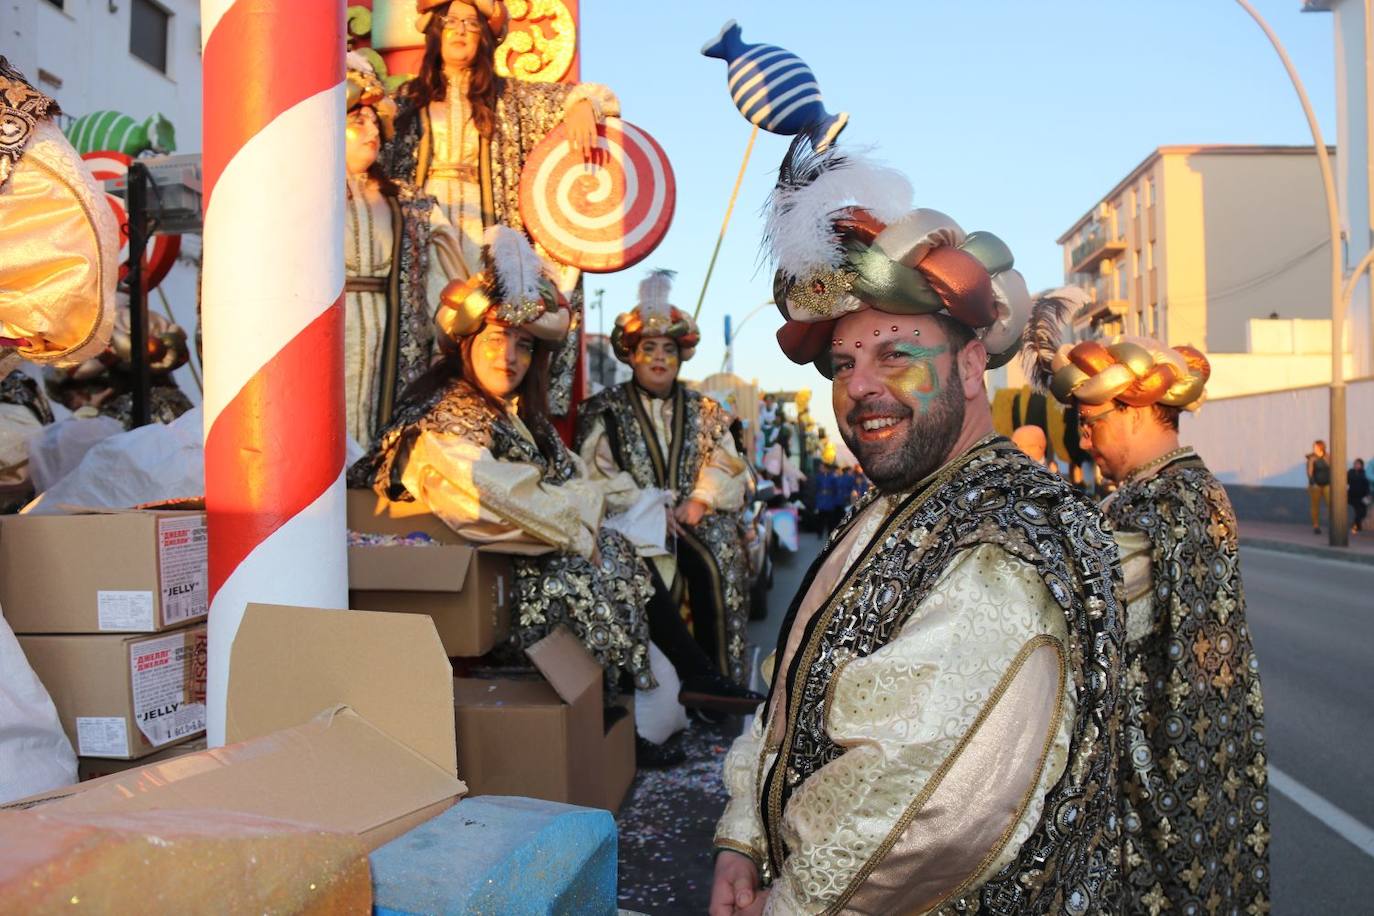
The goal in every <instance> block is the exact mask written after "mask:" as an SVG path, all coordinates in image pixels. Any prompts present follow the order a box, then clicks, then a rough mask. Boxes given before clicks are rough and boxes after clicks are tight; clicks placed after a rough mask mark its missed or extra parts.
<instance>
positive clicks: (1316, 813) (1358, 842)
mask: <svg viewBox="0 0 1374 916" xmlns="http://www.w3.org/2000/svg"><path fill="white" fill-rule="evenodd" d="M1269 784H1270V785H1271V786H1273V787H1274V788H1275V789H1277V790H1278V791H1280V792H1282V793H1283V794H1284V795H1286V796H1288V798H1289V799H1291V800H1292V801H1293V802H1295V803H1296V804H1297V806H1298V807H1299V808H1302V809H1303V810H1304V811H1306V812H1307V813H1308V814H1310V815H1312V816H1313V817H1315V818H1316V819H1317V820H1319V821H1321V822H1322V823H1323V824H1325V825H1326V826H1328V827H1330V828H1331V829H1332V830H1334V831H1335V832H1336V833H1337V834H1339V835H1340V836H1342V837H1344V838H1345V839H1346V840H1348V841H1350V843H1351V844H1352V845H1353V846H1354V847H1355V848H1356V849H1358V850H1359V851H1360V852H1362V853H1364V854H1365V855H1367V856H1369V857H1371V858H1374V830H1371V829H1370V828H1369V827H1366V826H1365V825H1364V824H1362V823H1360V822H1359V821H1357V820H1355V818H1353V817H1351V816H1350V815H1349V814H1346V813H1345V812H1344V811H1342V810H1341V809H1340V808H1337V807H1336V806H1335V805H1333V804H1331V802H1329V801H1327V800H1326V799H1324V798H1322V797H1321V796H1320V795H1318V794H1317V793H1316V792H1313V791H1312V790H1311V789H1309V788H1307V786H1304V785H1303V784H1302V783H1300V782H1298V781H1297V780H1296V779H1294V778H1293V777H1292V776H1289V775H1288V774H1287V773H1285V772H1284V771H1283V770H1280V769H1279V768H1278V767H1275V766H1274V765H1273V764H1270V765H1269Z"/></svg>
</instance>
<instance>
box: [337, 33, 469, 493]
mask: <svg viewBox="0 0 1374 916" xmlns="http://www.w3.org/2000/svg"><path fill="white" fill-rule="evenodd" d="M347 92H348V121H347V124H346V127H345V132H344V135H345V138H346V146H345V154H344V163H345V166H346V168H347V170H348V179H347V180H348V188H347V198H346V201H345V207H344V272H345V281H344V291H345V297H344V406H345V413H346V416H347V423H348V435H349V436H350V437H352V438H353V440H354V441H355V442H357V443H358V445H359V446H361V447H362V449H363V450H364V451H366V450H367V449H369V448H371V447H372V443H373V441H374V439H375V438H376V436H377V434H378V433H379V432H380V431H381V430H382V429H384V428H386V426H387V425H388V424H389V423H390V422H391V418H392V415H393V413H394V411H395V409H396V405H397V403H398V402H399V400H400V397H401V394H402V393H403V392H404V391H405V389H406V388H407V387H408V386H409V385H410V384H412V383H413V382H414V381H415V380H416V379H418V378H419V377H420V376H421V375H423V374H424V373H425V371H426V370H427V369H429V367H430V365H431V364H432V363H433V357H434V311H435V306H434V303H437V302H438V301H439V295H440V293H442V292H443V290H444V287H445V285H447V283H448V282H449V281H450V280H453V279H456V278H462V277H466V276H467V275H468V271H467V269H466V268H465V267H464V264H463V259H462V254H461V251H460V248H459V243H458V236H457V234H456V233H455V232H454V231H453V227H452V226H451V225H450V224H449V221H448V219H447V218H446V217H445V215H444V212H443V210H442V209H441V208H439V207H438V206H437V205H436V203H435V201H434V198H432V197H430V196H429V195H428V194H426V193H424V192H423V191H419V190H417V189H416V188H415V187H414V186H412V185H410V184H408V183H406V182H405V181H403V180H398V179H392V178H388V177H386V176H385V175H384V174H382V170H381V168H380V166H379V165H378V164H377V154H378V151H379V150H380V148H381V140H382V134H383V133H390V131H391V127H392V119H393V118H394V116H395V103H394V102H393V101H392V100H391V99H389V98H387V96H386V93H385V91H384V89H383V88H382V84H381V81H380V80H378V79H377V74H376V72H375V71H374V70H373V69H372V65H371V64H370V63H368V61H367V59H366V58H364V57H363V56H362V55H360V54H358V53H356V52H352V53H349V55H348V79H347ZM367 483H368V482H367V481H362V482H359V484H358V485H359V486H366V485H367Z"/></svg>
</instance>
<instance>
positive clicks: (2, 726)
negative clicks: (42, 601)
mask: <svg viewBox="0 0 1374 916" xmlns="http://www.w3.org/2000/svg"><path fill="white" fill-rule="evenodd" d="M34 587H35V588H37V587H40V586H39V585H38V584H37V583H35V586H34ZM75 782H76V754H75V753H74V752H73V751H72V744H71V742H70V741H68V740H67V735H66V733H65V732H63V731H62V725H61V724H60V723H59V722H58V720H57V709H56V708H55V707H54V706H53V705H52V698H51V697H49V696H48V691H47V690H45V689H44V687H43V685H42V684H41V683H39V680H38V677H37V675H35V674H34V673H33V669H32V668H31V667H29V661H28V659H26V658H25V657H24V652H23V650H22V649H20V648H19V640H17V639H15V638H14V631H13V630H11V629H10V625H9V623H7V622H6V621H5V620H4V618H3V617H0V804H5V803H7V802H12V801H14V800H15V799H17V798H24V797H25V796H27V795H33V794H35V793H38V792H46V791H48V790H49V789H57V788H61V787H62V786H69V785H72V784H73V783H75Z"/></svg>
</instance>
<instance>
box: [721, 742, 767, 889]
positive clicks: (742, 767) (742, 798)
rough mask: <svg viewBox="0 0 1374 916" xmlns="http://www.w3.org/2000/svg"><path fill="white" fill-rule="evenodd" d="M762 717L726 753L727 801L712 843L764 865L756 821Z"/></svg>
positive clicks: (760, 826) (760, 865)
mask: <svg viewBox="0 0 1374 916" xmlns="http://www.w3.org/2000/svg"><path fill="white" fill-rule="evenodd" d="M762 722H763V717H762V716H754V721H753V723H752V724H751V725H750V727H749V729H748V730H747V731H745V732H744V733H743V734H742V735H740V736H739V737H738V738H736V739H735V743H734V744H732V745H731V746H730V752H729V753H728V754H726V755H725V774H724V776H725V791H726V792H728V793H729V795H730V800H729V801H728V802H726V804H725V813H724V814H722V815H721V818H720V821H719V822H718V823H717V824H716V836H715V841H714V844H713V845H714V846H715V848H716V849H717V850H721V849H730V850H733V851H734V852H738V853H740V854H741V855H746V856H748V857H749V858H751V859H753V860H754V864H755V865H757V866H758V867H759V868H760V869H763V868H764V863H765V862H766V860H767V856H765V855H764V842H765V841H764V838H763V824H762V823H761V822H760V821H759V805H758V786H757V783H758V772H759V752H760V747H761V746H762V743H763V725H762Z"/></svg>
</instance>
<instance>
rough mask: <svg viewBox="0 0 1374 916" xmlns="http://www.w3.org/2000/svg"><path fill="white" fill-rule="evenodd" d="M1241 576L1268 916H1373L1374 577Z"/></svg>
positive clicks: (780, 590)
mask: <svg viewBox="0 0 1374 916" xmlns="http://www.w3.org/2000/svg"><path fill="white" fill-rule="evenodd" d="M801 546H802V549H801V551H800V553H799V554H798V555H797V556H795V557H787V558H786V559H784V561H783V562H781V563H779V564H778V567H777V569H776V573H775V579H774V586H773V589H772V592H771V593H770V595H769V602H768V604H769V613H768V619H766V620H761V621H757V622H755V623H753V624H751V626H750V636H751V638H752V641H753V642H754V644H755V645H757V646H760V647H762V650H761V651H762V652H763V653H764V654H767V653H768V652H769V651H771V649H772V647H773V646H774V645H775V644H776V641H777V631H778V627H779V625H780V624H781V622H782V617H783V615H784V614H785V613H786V611H787V605H788V602H789V601H790V600H791V597H792V595H793V594H794V593H795V592H796V589H797V587H798V586H799V585H800V582H801V578H802V576H803V575H804V574H805V572H806V569H807V567H808V566H809V565H810V561H811V558H812V557H814V556H815V554H816V552H817V550H818V549H819V546H820V545H819V541H818V540H817V539H816V537H815V536H814V535H803V540H802V545H801ZM1241 572H1242V576H1243V578H1244V582H1245V592H1246V599H1247V614H1248V618H1249V621H1250V626H1251V632H1252V634H1253V638H1254V640H1255V645H1256V651H1257V652H1258V653H1259V659H1260V677H1261V679H1262V682H1263V685H1264V705H1265V720H1266V734H1267V741H1268V745H1269V762H1270V766H1271V768H1272V769H1273V773H1271V778H1270V781H1271V785H1270V804H1271V818H1272V823H1271V828H1272V832H1273V837H1274V838H1273V845H1272V847H1271V850H1270V855H1271V862H1270V867H1271V869H1272V874H1273V885H1272V892H1273V910H1272V913H1273V916H1289V914H1294V916H1298V914H1303V916H1305V914H1309V913H1374V566H1368V565H1361V564H1355V563H1342V562H1336V561H1331V560H1322V559H1316V558H1313V557H1307V556H1299V555H1295V554H1287V553H1278V552H1274V551H1268V550H1255V549H1250V548H1246V549H1244V550H1243V551H1242V553H1241ZM1274 783H1277V785H1275V784H1274Z"/></svg>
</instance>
